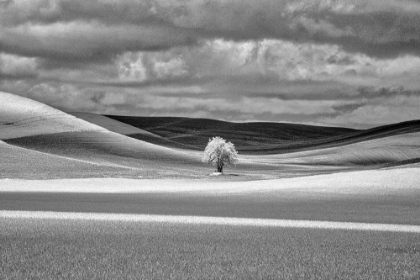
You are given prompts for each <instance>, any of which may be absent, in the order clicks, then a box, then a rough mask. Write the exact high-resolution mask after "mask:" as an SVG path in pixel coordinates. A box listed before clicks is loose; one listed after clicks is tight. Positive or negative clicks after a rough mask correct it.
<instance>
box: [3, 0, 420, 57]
mask: <svg viewBox="0 0 420 280" xmlns="http://www.w3.org/2000/svg"><path fill="white" fill-rule="evenodd" d="M4 3H7V4H3V5H2V6H1V7H0V24H1V25H2V31H0V50H2V51H4V52H9V53H15V54H20V55H25V56H40V57H54V58H56V59H58V58H62V59H65V58H68V59H85V60H86V59H89V60H101V59H107V58H109V57H112V56H113V55H115V54H118V53H122V52H124V51H136V50H144V51H153V50H163V49H168V48H171V47H173V46H176V45H183V44H187V45H188V44H195V43H196V42H197V41H199V40H200V39H206V38H207V39H211V38H225V39H227V40H261V39H264V38H274V39H280V40H286V41H294V42H300V43H302V42H317V43H320V44H324V43H328V44H336V45H339V46H341V47H343V48H344V49H345V50H348V51H351V52H362V53H366V54H368V55H369V56H372V57H394V56H397V55H401V54H407V53H410V54H416V55H419V54H420V35H419V34H420V3H419V2H413V1H406V0H404V1H398V3H397V2H396V1H392V0H389V1H383V2H382V4H381V2H380V1H376V0H371V1H363V2H361V1H325V0H318V1H315V0H309V1H278V0H263V1H250V0H241V1H239V0H235V1H223V0H214V1H204V0H196V1H171V2H167V1H160V0H148V1H134V0H127V1H118V2H109V1H100V0H98V1H84V0H83V1H82V0H33V1H13V2H10V1H7V2H4ZM343 62H344V61H343Z"/></svg>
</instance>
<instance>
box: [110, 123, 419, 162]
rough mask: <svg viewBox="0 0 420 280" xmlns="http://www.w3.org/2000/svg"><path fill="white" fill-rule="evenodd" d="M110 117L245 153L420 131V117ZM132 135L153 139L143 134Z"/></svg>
mask: <svg viewBox="0 0 420 280" xmlns="http://www.w3.org/2000/svg"><path fill="white" fill-rule="evenodd" d="M107 117H109V118H112V119H115V120H118V121H120V122H123V123H126V124H129V125H131V126H134V127H137V128H140V129H144V130H146V131H149V132H152V133H154V134H157V135H159V136H161V137H162V138H164V139H166V140H167V142H166V143H164V142H163V141H160V143H159V144H161V145H167V146H177V147H180V146H182V145H184V146H187V147H189V148H193V149H196V150H202V149H204V147H205V145H206V144H207V141H208V139H209V138H210V137H212V136H221V137H223V138H225V139H227V140H229V141H232V142H233V143H234V144H235V146H236V147H237V149H238V150H239V151H240V152H242V153H246V154H275V153H288V152H295V151H303V150H308V149H314V148H330V147H336V146H342V145H347V144H352V143H358V142H361V141H366V140H372V139H378V138H383V137H389V136H395V135H400V134H406V133H415V132H420V120H413V121H407V122H402V123H396V124H390V125H384V126H380V127H376V128H371V129H367V130H355V129H348V128H340V127H322V126H311V125H302V124H291V123H270V122H250V123H231V122H226V121H218V120H210V119H193V118H177V117H131V116H113V115H107ZM129 136H131V137H133V138H137V139H142V140H145V141H150V142H153V141H154V140H153V139H146V138H144V137H143V136H141V135H129Z"/></svg>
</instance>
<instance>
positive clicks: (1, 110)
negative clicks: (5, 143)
mask: <svg viewBox="0 0 420 280" xmlns="http://www.w3.org/2000/svg"><path fill="white" fill-rule="evenodd" d="M0 101H1V102H0V139H11V138H17V137H24V136H31V135H41V134H50V133H59V132H68V131H105V129H104V128H102V127H100V126H97V125H94V124H92V123H89V122H86V121H83V120H81V119H77V118H76V117H74V116H71V115H69V114H66V113H64V112H62V111H60V110H57V109H54V108H52V107H50V106H48V105H45V104H43V103H40V102H37V101H34V100H31V99H28V98H24V97H21V96H18V95H14V94H10V93H5V92H0Z"/></svg>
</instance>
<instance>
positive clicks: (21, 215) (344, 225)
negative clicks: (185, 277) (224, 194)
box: [0, 210, 420, 233]
mask: <svg viewBox="0 0 420 280" xmlns="http://www.w3.org/2000/svg"><path fill="white" fill-rule="evenodd" d="M1 219H51V220H52V219H59V220H83V221H122V222H150V223H170V224H193V225H227V226H252V227H286V228H310V229H341V230H362V231H386V232H411V233H420V226H416V225H398V224H376V223H352V222H329V221H308V220H282V219H251V218H230V217H201V216H170V215H148V214H108V213H77V212H49V211H6V210H4V211H0V220H1Z"/></svg>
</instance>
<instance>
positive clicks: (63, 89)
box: [0, 0, 420, 127]
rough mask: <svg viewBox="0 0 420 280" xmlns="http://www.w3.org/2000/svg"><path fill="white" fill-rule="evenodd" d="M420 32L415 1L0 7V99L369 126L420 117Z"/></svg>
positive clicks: (25, 3) (24, 2)
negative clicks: (3, 94) (3, 95)
mask: <svg viewBox="0 0 420 280" xmlns="http://www.w3.org/2000/svg"><path fill="white" fill-rule="evenodd" d="M419 34H420V3H419V2H418V1H412V0H399V1H397V0H383V1H377V0H368V1H358V0H334V1H332V0H298V1H296V0H294V1H291V0H282V1H278V0H261V1H255V0H229V1H228V0H214V1H207V0H191V1H168V0H144V1H138V0H126V1H109V0H97V1H85V0H3V1H0V90H6V91H10V92H13V93H17V94H20V95H23V96H28V97H30V98H34V99H37V100H39V101H42V102H46V103H48V104H50V105H53V106H55V107H58V108H62V109H65V110H70V111H75V110H80V111H92V112H99V113H116V114H130V115H136V114H138V112H139V110H140V111H141V112H144V114H148V115H159V114H166V115H171V114H172V115H178V116H179V115H184V116H205V117H216V118H226V119H230V120H244V119H247V120H252V119H259V120H269V121H297V122H309V121H310V122H314V121H316V120H317V121H318V122H319V123H324V124H331V125H346V120H348V123H349V124H350V123H351V125H353V126H358V127H363V126H369V125H370V124H376V122H381V120H382V122H383V123H385V122H388V121H389V119H390V118H385V117H384V115H385V114H386V110H387V109H389V110H390V112H391V110H392V109H391V108H392V106H394V107H393V108H394V109H393V110H392V112H399V117H397V116H396V113H395V114H394V113H389V116H392V118H395V120H403V119H410V118H416V117H419V116H418V114H416V113H415V110H414V109H412V108H415V107H410V106H411V105H412V104H418V103H416V102H418V99H416V98H417V96H418V92H419V90H420V79H419V78H418V77H419V76H420V35H419ZM395 85H398V86H395ZM410 104H411V105H410ZM402 108H405V110H404V109H402ZM369 110H372V111H373V112H376V113H374V114H371V115H368V113H367V112H368V111H369ZM381 112H382V113H381ZM375 116H376V117H375ZM372 118H378V119H377V120H376V121H375V120H373V119H372Z"/></svg>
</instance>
